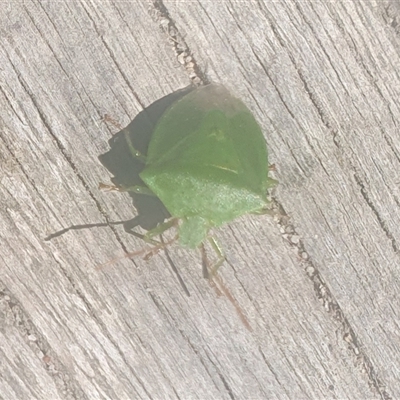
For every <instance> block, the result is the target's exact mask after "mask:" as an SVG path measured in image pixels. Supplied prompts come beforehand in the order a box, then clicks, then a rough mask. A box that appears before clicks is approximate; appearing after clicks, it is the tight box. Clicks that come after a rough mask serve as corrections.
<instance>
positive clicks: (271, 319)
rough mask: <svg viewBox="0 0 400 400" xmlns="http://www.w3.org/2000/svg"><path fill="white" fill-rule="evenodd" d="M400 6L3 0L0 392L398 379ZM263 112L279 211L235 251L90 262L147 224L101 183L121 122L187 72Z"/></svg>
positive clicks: (375, 387) (94, 395) (251, 225)
mask: <svg viewBox="0 0 400 400" xmlns="http://www.w3.org/2000/svg"><path fill="white" fill-rule="evenodd" d="M398 26H399V8H398V5H396V3H395V2H389V1H387V2H373V1H371V2H365V1H352V2H342V3H337V2H335V3H333V2H311V1H302V2H296V1H284V2H283V1H282V2H269V1H268V2H267V1H265V2H262V1H258V2H255V1H254V2H253V1H246V2H236V1H223V2H222V1H221V2H209V1H186V2H176V1H164V2H161V1H148V2H144V1H130V2H105V1H101V2H100V1H91V2H90V1H82V2H77V1H71V2H65V3H64V2H46V1H41V2H40V1H25V2H17V3H16V2H9V3H4V5H3V12H2V13H1V14H0V43H1V46H0V65H1V75H0V82H1V85H0V89H1V90H0V103H1V112H0V117H1V119H0V127H1V130H0V132H1V133H0V172H1V174H0V179H1V181H0V204H1V207H0V215H1V221H2V224H1V230H0V248H1V257H0V260H1V261H0V335H1V338H0V354H1V362H0V377H1V379H0V393H1V395H0V397H1V398H4V399H7V400H8V399H52V400H53V399H133V398H135V399H136V398H153V399H175V398H181V399H195V398H199V399H265V398H288V399H300V398H301V399H303V398H310V399H322V398H323V399H337V398H340V399H345V398H348V399H366V398H370V399H372V398H382V399H391V398H392V399H396V398H399V397H400V385H398V370H399V368H400V346H399V341H400V330H399V324H398V321H399V309H400V295H399V293H400V288H399V240H400V229H399V226H400V221H399V219H400V213H399V204H400V200H399V198H400V186H399V178H398V171H399V169H400V168H399V163H400V140H399V126H398V120H399V115H400V112H399V101H398V99H399V98H400V79H399V73H398V71H399V70H400V68H399V67H400V58H399V48H400V47H399V29H398ZM209 81H215V82H220V83H222V84H224V85H226V86H227V87H228V88H229V89H230V90H231V91H232V92H233V93H235V94H236V95H237V96H238V97H240V98H241V99H242V100H243V101H245V103H246V104H247V105H248V106H249V107H250V108H251V109H252V111H253V112H254V114H255V116H256V118H257V120H258V121H259V122H260V124H261V126H262V128H263V131H264V133H265V137H266V140H267V143H268V147H269V151H270V162H271V163H274V164H275V165H276V169H277V171H276V173H275V176H276V178H277V179H278V180H279V182H280V184H279V186H278V188H277V189H276V192H275V193H274V199H275V207H276V209H278V210H279V212H277V213H276V216H275V217H274V218H272V217H270V216H267V215H266V216H249V217H247V216H246V217H243V218H240V219H238V220H237V221H234V222H233V223H231V224H229V225H227V226H226V227H225V228H224V229H219V230H218V231H216V232H215V234H216V236H217V238H218V240H219V241H220V242H221V243H222V245H223V247H224V249H225V252H226V254H227V262H226V263H225V264H224V265H223V267H221V269H220V272H219V275H218V278H217V279H215V281H214V282H208V281H206V280H204V279H202V277H201V258H200V254H199V253H197V252H192V251H188V250H185V249H182V248H179V246H178V245H176V244H173V245H171V246H170V247H169V250H168V252H169V253H168V254H169V256H170V258H171V260H172V261H173V263H174V264H175V265H176V266H177V268H178V269H179V271H180V274H181V276H182V279H183V280H184V282H185V284H186V286H187V288H188V291H189V292H190V297H189V296H187V295H186V294H185V292H184V290H183V289H182V287H181V286H180V284H179V282H178V281H177V278H176V275H175V273H174V272H173V271H172V269H171V265H170V262H169V260H168V258H167V256H166V255H165V254H164V253H163V252H160V253H158V254H156V255H155V256H153V257H152V258H150V259H149V260H148V261H144V260H143V259H142V257H136V258H134V259H124V260H122V261H120V262H117V263H114V264H113V265H109V266H107V267H104V268H102V269H100V270H98V269H96V266H98V265H100V264H102V263H105V262H107V261H108V260H110V259H111V258H113V257H118V256H120V255H123V254H124V252H125V251H134V250H137V249H140V248H142V247H143V243H142V242H141V241H140V240H139V239H137V238H134V237H131V236H130V235H127V234H126V233H125V232H124V231H123V229H122V228H120V227H113V228H97V229H91V230H81V231H71V232H68V233H66V234H65V235H62V236H60V237H58V238H55V239H53V240H52V241H49V242H46V241H44V238H45V237H46V236H47V235H49V234H51V233H53V232H56V231H58V230H60V229H63V228H65V227H68V226H70V225H74V224H85V223H93V222H105V221H106V220H111V221H113V220H120V219H127V218H131V217H132V216H134V213H135V210H134V208H133V206H132V202H131V199H130V198H129V197H128V196H127V195H126V194H123V193H103V192H101V191H99V190H98V183H99V182H106V183H107V182H109V181H110V178H111V176H110V174H109V173H108V171H107V170H106V169H105V168H104V167H103V166H102V164H101V163H100V162H99V160H98V156H99V155H100V154H103V153H105V152H106V151H108V143H107V142H108V140H109V139H110V138H111V137H112V135H113V134H115V133H116V132H117V129H116V128H115V127H113V126H112V125H109V124H107V123H104V122H103V120H102V117H103V116H104V115H105V114H108V115H110V116H112V118H113V119H115V120H117V121H119V122H120V123H121V125H122V126H126V125H128V124H129V122H130V121H131V120H133V119H134V118H135V116H136V115H137V114H138V113H139V112H141V111H143V109H145V108H146V107H148V106H149V105H151V104H152V103H153V102H155V101H156V100H158V99H160V98H162V97H163V96H165V95H168V94H170V93H172V92H175V91H176V90H178V89H180V88H184V87H186V86H188V85H189V84H191V83H194V84H202V83H207V82H209Z"/></svg>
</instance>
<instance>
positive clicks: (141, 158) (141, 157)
mask: <svg viewBox="0 0 400 400" xmlns="http://www.w3.org/2000/svg"><path fill="white" fill-rule="evenodd" d="M124 134H125V140H126V143H127V144H128V147H129V151H130V152H131V154H132V155H133V156H134V157H135V158H137V159H138V160H139V161H141V162H143V163H144V164H145V163H146V156H145V155H144V154H142V153H141V152H140V151H139V150H138V149H136V148H135V146H134V145H133V143H132V140H131V137H130V136H129V131H127V130H124Z"/></svg>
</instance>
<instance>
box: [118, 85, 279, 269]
mask: <svg viewBox="0 0 400 400" xmlns="http://www.w3.org/2000/svg"><path fill="white" fill-rule="evenodd" d="M128 143H130V141H129V140H128ZM130 149H131V152H132V154H133V155H134V156H135V157H139V158H140V159H142V160H143V162H144V163H145V167H144V169H143V171H142V172H141V173H140V174H139V175H140V177H141V179H142V180H143V182H144V183H145V184H146V185H147V186H146V187H144V186H133V187H129V188H124V189H125V190H127V191H133V192H135V193H143V194H150V195H155V196H157V197H158V198H159V199H160V200H161V202H162V203H163V204H164V206H165V207H166V209H167V210H168V212H169V213H170V214H171V217H172V219H171V220H169V221H167V222H166V223H164V224H161V225H160V226H158V227H157V228H155V229H153V230H151V231H149V232H148V233H147V234H146V235H145V238H147V239H150V238H151V237H153V236H155V235H156V234H159V233H161V232H163V231H164V230H166V229H168V228H170V227H171V226H172V225H174V224H175V223H176V222H177V221H178V222H179V227H178V236H179V242H180V244H181V245H183V246H185V247H189V248H197V247H199V246H200V245H202V244H203V242H204V241H205V240H206V239H207V238H209V235H208V232H209V230H210V229H211V228H214V227H219V226H221V225H223V224H224V223H227V222H230V221H232V220H234V219H235V218H237V217H239V216H241V215H244V214H248V213H263V212H265V211H266V209H267V206H268V204H269V201H268V200H267V191H268V189H270V188H271V187H273V186H275V184H276V181H274V180H273V179H271V178H269V177H268V156H267V147H266V143H265V140H264V137H263V134H262V132H261V129H260V127H259V125H258V124H257V122H256V120H255V118H254V117H253V115H252V113H251V112H250V110H249V109H248V108H247V107H246V106H245V105H244V103H243V102H242V101H240V100H239V99H237V98H235V97H233V96H232V95H231V94H230V93H229V92H228V90H227V89H225V88H224V87H223V86H222V85H219V84H210V85H207V86H203V87H200V88H198V89H195V90H193V91H192V92H190V93H189V94H187V95H185V96H184V97H183V98H181V99H180V100H178V101H176V102H175V103H174V104H172V106H170V107H169V109H167V110H166V111H165V113H164V114H163V115H162V117H161V118H160V120H159V122H158V124H157V126H156V127H155V130H154V133H153V136H152V138H151V141H150V144H149V147H148V151H147V155H146V156H143V155H142V154H140V153H139V152H138V151H137V150H136V149H135V148H134V146H133V145H132V144H130ZM211 240H212V239H211ZM211 243H212V245H213V247H214V249H216V251H217V252H219V251H218V246H217V245H216V243H215V241H212V242H211ZM220 258H221V259H220V261H219V262H218V263H217V264H218V265H220V264H221V263H222V262H223V257H222V254H221V253H220ZM214 269H215V267H214Z"/></svg>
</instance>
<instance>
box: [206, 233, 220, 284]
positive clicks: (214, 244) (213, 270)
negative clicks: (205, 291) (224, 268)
mask: <svg viewBox="0 0 400 400" xmlns="http://www.w3.org/2000/svg"><path fill="white" fill-rule="evenodd" d="M207 240H208V241H209V242H210V245H211V247H212V248H213V250H214V252H215V253H216V254H217V257H218V258H217V261H216V262H215V263H214V264H213V265H212V266H211V267H210V268H209V267H208V261H207V258H206V254H205V250H204V245H203V244H202V245H201V246H202V247H201V253H202V258H203V277H204V278H206V279H210V278H212V277H213V276H214V275H215V274H216V273H217V270H218V268H219V267H220V266H221V265H222V264H223V263H224V261H225V260H226V256H225V253H224V251H223V250H222V247H221V245H220V244H219V243H218V242H217V240H216V239H215V238H214V237H213V236H208V237H207Z"/></svg>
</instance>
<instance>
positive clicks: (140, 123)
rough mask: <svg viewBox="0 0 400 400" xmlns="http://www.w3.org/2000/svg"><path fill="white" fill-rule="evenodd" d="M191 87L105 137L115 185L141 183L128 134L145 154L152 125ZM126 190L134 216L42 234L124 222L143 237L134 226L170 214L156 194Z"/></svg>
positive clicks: (148, 226)
mask: <svg viewBox="0 0 400 400" xmlns="http://www.w3.org/2000/svg"><path fill="white" fill-rule="evenodd" d="M193 89H194V87H192V86H189V87H187V88H184V89H181V90H179V91H177V92H175V93H171V94H169V95H167V96H165V97H163V98H162V99H160V100H157V101H156V102H154V103H153V104H151V105H150V106H149V107H147V108H146V109H144V110H143V111H142V112H140V113H139V114H138V115H137V116H136V117H135V119H134V120H133V121H132V122H131V123H130V124H129V125H128V126H127V127H125V128H123V129H122V130H120V131H119V132H118V133H116V134H115V135H114V136H113V137H112V138H111V139H110V140H109V141H108V143H109V145H110V150H109V151H108V152H107V153H104V154H102V155H100V156H99V160H100V162H101V163H102V164H103V165H104V166H105V167H106V168H107V169H108V170H109V171H110V173H111V174H112V175H113V177H112V178H111V181H112V183H113V184H114V185H115V186H116V187H117V188H118V187H122V188H124V187H125V188H126V187H132V186H136V185H138V186H144V183H143V181H142V180H141V179H140V176H139V173H140V172H141V171H142V170H143V168H144V163H143V162H142V161H141V160H140V158H139V157H134V156H133V155H132V153H131V152H130V150H129V145H128V143H127V137H128V138H129V140H130V142H131V143H132V144H133V146H134V147H135V149H137V150H138V151H139V152H140V153H142V154H147V148H148V145H149V143H150V140H151V136H152V133H153V132H154V128H155V126H156V124H157V122H158V120H159V119H160V117H161V116H162V115H163V114H164V112H165V110H166V109H167V108H168V107H169V106H170V105H171V104H173V103H174V102H176V101H177V100H179V99H180V98H181V97H183V96H185V95H186V94H188V93H189V92H190V91H192V90H193ZM128 194H129V196H130V197H131V198H132V202H133V205H134V207H135V208H136V211H137V215H136V216H135V217H134V218H132V219H130V220H127V221H108V222H102V223H93V224H82V225H73V226H70V227H68V228H65V229H62V230H60V231H58V232H55V233H52V234H50V235H49V236H47V237H46V238H45V240H46V241H47V240H51V239H53V238H56V237H58V236H61V235H63V234H64V233H66V232H68V231H70V230H80V229H87V228H94V227H107V226H111V225H123V227H124V229H125V231H126V232H128V233H129V234H132V235H134V236H136V237H139V238H141V239H143V238H144V236H143V235H142V234H140V233H138V232H136V230H135V229H136V228H137V227H141V228H143V229H144V230H146V231H149V230H152V229H154V228H156V227H157V225H159V224H161V223H163V222H164V221H165V220H166V219H168V218H170V217H171V215H170V214H169V212H168V211H167V209H166V208H165V206H164V205H163V203H162V202H161V201H160V200H159V199H158V198H157V197H155V196H146V195H143V194H138V193H134V192H128ZM167 259H168V261H169V262H170V264H171V266H172V268H173V269H174V272H175V274H176V275H177V277H178V280H179V281H180V283H181V285H183V288H184V290H185V292H186V293H187V294H188V295H189V292H188V290H187V288H186V287H185V286H184V284H183V282H182V279H181V277H180V276H179V274H178V272H177V270H176V267H175V266H174V265H172V264H173V263H172V261H171V259H170V257H169V255H167Z"/></svg>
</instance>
